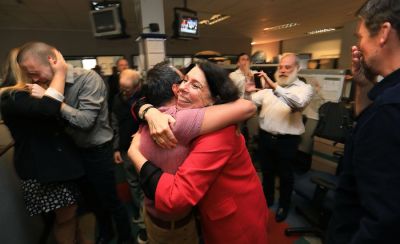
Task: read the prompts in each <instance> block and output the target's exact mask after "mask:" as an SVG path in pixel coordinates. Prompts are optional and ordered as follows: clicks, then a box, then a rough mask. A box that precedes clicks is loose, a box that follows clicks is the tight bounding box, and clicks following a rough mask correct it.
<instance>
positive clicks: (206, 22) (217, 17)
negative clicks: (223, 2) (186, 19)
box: [199, 14, 231, 25]
mask: <svg viewBox="0 0 400 244" xmlns="http://www.w3.org/2000/svg"><path fill="white" fill-rule="evenodd" d="M230 17H231V16H229V15H222V14H214V15H213V16H211V18H210V19H205V20H201V21H200V22H199V23H200V24H201V25H213V24H216V23H218V22H221V21H223V20H226V19H228V18H230Z"/></svg>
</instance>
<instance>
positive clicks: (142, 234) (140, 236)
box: [136, 229, 148, 244]
mask: <svg viewBox="0 0 400 244" xmlns="http://www.w3.org/2000/svg"><path fill="white" fill-rule="evenodd" d="M136 239H137V240H136V241H137V243H138V244H146V243H147V242H148V240H147V231H146V229H140V230H139V231H138V233H137V238H136Z"/></svg>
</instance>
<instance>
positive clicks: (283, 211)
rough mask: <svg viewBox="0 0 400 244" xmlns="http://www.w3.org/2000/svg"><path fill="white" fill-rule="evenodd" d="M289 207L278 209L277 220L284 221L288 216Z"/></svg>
mask: <svg viewBox="0 0 400 244" xmlns="http://www.w3.org/2000/svg"><path fill="white" fill-rule="evenodd" d="M288 212H289V211H288V209H286V208H281V207H280V208H278V209H277V210H276V215H275V220H276V222H282V221H284V220H285V219H286V218H287V215H288Z"/></svg>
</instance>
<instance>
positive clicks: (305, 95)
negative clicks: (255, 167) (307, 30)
mask: <svg viewBox="0 0 400 244" xmlns="http://www.w3.org/2000/svg"><path fill="white" fill-rule="evenodd" d="M299 68H300V67H299V60H298V58H297V56H296V54H294V53H287V54H285V55H283V56H282V58H281V60H280V62H279V66H278V69H277V71H276V72H275V80H276V83H274V82H273V81H272V80H271V79H270V78H269V77H268V76H267V75H266V74H265V73H264V72H259V73H258V74H257V75H259V76H260V77H262V78H263V79H264V81H265V85H266V88H267V89H264V90H261V91H258V92H256V93H254V94H252V95H251V99H252V101H253V102H255V103H256V104H257V105H259V106H261V112H260V115H259V123H260V132H259V142H260V143H259V149H260V152H261V153H260V156H261V168H262V171H263V188H264V194H265V197H266V199H267V203H268V206H272V205H273V203H274V193H275V176H279V178H280V187H279V193H280V194H279V206H278V209H277V212H276V217H275V219H276V221H277V222H281V221H283V220H285V219H286V217H287V214H288V211H289V207H290V201H291V195H292V191H293V183H294V176H293V170H292V162H293V161H294V159H295V158H296V154H297V147H298V145H299V143H300V135H301V134H303V133H304V131H305V128H304V124H303V119H302V111H303V110H304V109H305V107H306V106H307V105H308V104H309V103H310V101H311V98H312V95H313V89H312V87H311V85H309V84H306V83H304V82H303V81H301V80H299V78H298V77H297V73H298V71H299Z"/></svg>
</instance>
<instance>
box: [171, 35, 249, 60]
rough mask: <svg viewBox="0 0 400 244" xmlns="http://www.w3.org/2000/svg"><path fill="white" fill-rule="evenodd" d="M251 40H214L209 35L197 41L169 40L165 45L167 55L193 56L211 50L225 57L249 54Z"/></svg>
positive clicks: (245, 38) (227, 38)
mask: <svg viewBox="0 0 400 244" xmlns="http://www.w3.org/2000/svg"><path fill="white" fill-rule="evenodd" d="M250 43H251V39H250V38H247V37H225V38H216V37H213V36H211V35H207V37H205V36H203V37H201V36H200V38H199V39H198V40H176V39H169V40H167V43H166V50H167V55H182V54H195V53H197V52H199V51H205V50H212V51H217V52H220V53H222V54H225V55H236V54H239V53H241V52H246V53H250V52H251V44H250Z"/></svg>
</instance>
